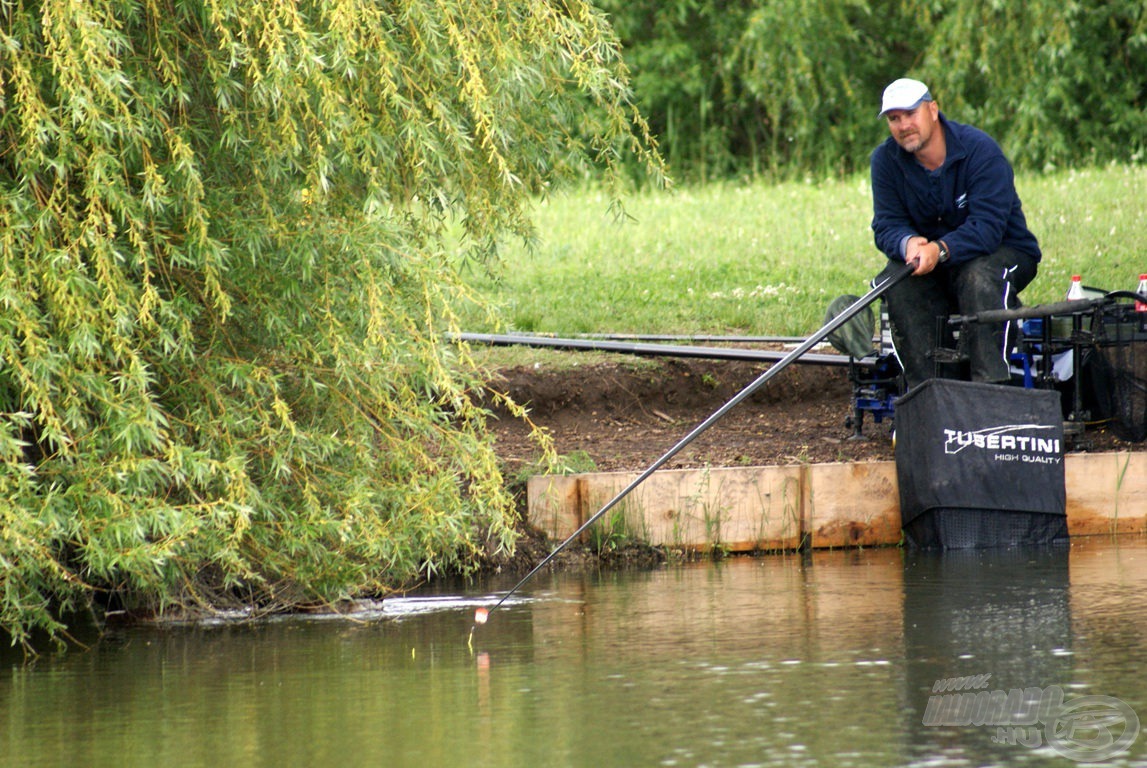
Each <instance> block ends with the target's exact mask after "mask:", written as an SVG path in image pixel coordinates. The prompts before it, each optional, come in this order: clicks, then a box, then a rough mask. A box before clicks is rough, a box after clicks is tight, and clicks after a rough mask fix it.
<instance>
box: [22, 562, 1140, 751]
mask: <svg viewBox="0 0 1147 768" xmlns="http://www.w3.org/2000/svg"><path fill="white" fill-rule="evenodd" d="M513 581H514V580H513V579H507V580H506V582H502V581H500V580H494V581H492V582H490V583H487V584H481V585H470V586H469V587H468V588H467V591H466V592H464V593H460V592H458V591H457V590H456V589H452V588H448V587H445V586H440V587H438V588H436V589H433V590H426V591H425V594H422V595H419V596H418V597H417V599H416V600H412V601H410V602H408V603H407V604H405V605H398V606H393V607H392V608H393V610H392V611H391V612H390V614H389V615H387V609H386V607H385V606H383V607H381V608H380V607H379V606H374V607H373V609H370V610H364V612H363V613H362V615H360V616H359V617H358V618H359V620H358V621H347V620H339V621H331V620H314V619H312V620H292V621H278V622H268V623H263V624H257V625H248V626H231V625H227V626H217V627H200V628H181V629H175V630H168V631H158V630H132V631H126V632H121V633H119V634H116V635H113V636H112V637H110V638H109V639H108V640H107V641H105V642H103V643H101V644H100V645H99V646H98V647H96V648H95V649H94V650H93V651H91V652H90V653H86V654H75V655H72V656H69V657H66V658H64V659H62V660H46V661H45V662H43V663H40V664H38V665H36V666H35V667H31V668H26V667H22V666H19V665H13V666H11V667H9V668H8V669H7V672H6V675H5V676H4V678H3V679H2V680H0V712H2V713H3V714H0V734H3V739H2V740H0V764H2V765H5V766H52V765H75V764H83V765H93V766H98V765H116V766H135V765H140V766H142V765H148V766H151V765H156V764H163V765H177V766H195V765H212V766H218V765H223V764H226V765H238V764H242V765H252V766H261V765H268V766H271V765H274V766H276V767H277V768H279V767H280V766H290V765H307V766H324V765H380V766H418V767H419V768H426V767H427V766H431V765H434V766H438V765H443V766H455V765H467V766H519V765H520V766H536V765H546V766H595V767H597V766H632V765H683V766H684V765H692V766H698V765H707V766H735V765H778V766H779V765H785V766H801V765H809V766H811V765H830V766H909V765H914V766H915V765H918V766H924V765H927V766H943V765H1014V764H1031V765H1076V764H1077V763H1076V762H1073V761H1069V760H1067V759H1066V758H1063V757H1060V756H1058V753H1057V752H1055V751H1054V750H1053V749H1051V748H1050V747H1048V746H1047V744H1046V743H1042V744H1041V746H1040V747H1039V748H1034V747H1028V746H1024V745H1023V744H1022V743H1011V744H1008V743H1002V742H1000V741H999V740H998V738H997V737H998V733H997V731H996V729H995V728H990V727H986V726H976V725H926V724H925V718H926V716H927V707H928V700H929V697H930V696H931V695H932V694H933V690H932V689H933V687H934V686H935V683H936V681H937V680H946V679H952V678H959V677H969V676H976V675H990V678H988V689H989V690H991V689H1000V690H1005V691H1006V690H1010V689H1013V688H1048V687H1050V686H1061V687H1062V688H1063V691H1064V693H1065V695H1066V696H1067V697H1068V698H1071V697H1078V696H1083V695H1094V694H1101V695H1105V696H1110V697H1118V698H1119V699H1120V700H1121V701H1124V702H1126V704H1127V706H1128V707H1130V708H1131V709H1132V710H1134V711H1135V712H1138V713H1140V714H1142V715H1147V682H1145V681H1144V676H1143V675H1142V672H1141V670H1142V669H1143V666H1144V664H1145V663H1147V641H1145V640H1144V638H1145V637H1147V609H1145V607H1144V603H1143V598H1142V595H1143V594H1145V593H1147V543H1145V542H1144V541H1143V540H1123V541H1121V542H1118V543H1117V542H1114V541H1107V540H1085V541H1079V540H1077V541H1076V542H1073V544H1072V545H1071V547H1070V548H1067V547H1064V548H1060V549H1054V550H1043V551H1023V552H1021V551H1014V550H1008V551H1000V552H981V553H956V554H951V553H929V554H916V553H903V552H901V551H900V550H895V549H877V550H867V551H848V552H821V553H815V554H812V555H809V556H804V557H801V556H773V557H766V558H736V559H732V560H730V561H727V562H724V563H719V564H694V565H680V566H670V567H665V568H660V569H657V570H653V571H625V572H604V573H579V574H572V573H554V574H546V575H543V576H539V577H538V580H537V581H536V582H531V585H530V588H529V590H528V594H524V595H522V599H521V601H520V602H516V603H514V604H507V605H505V606H503V607H502V608H501V609H500V610H498V611H497V612H495V613H494V614H493V615H492V616H491V618H490V622H489V624H487V625H485V626H483V627H480V628H479V629H478V630H477V632H476V633H475V634H474V637H473V639H472V642H470V643H468V642H467V640H468V635H469V630H470V627H471V624H472V617H473V608H474V604H475V601H477V602H478V604H481V601H483V600H486V599H488V597H489V595H490V594H492V593H494V592H495V591H496V590H498V589H505V588H507V587H508V586H510V584H511V583H512V582H513ZM399 609H401V610H399ZM372 611H373V612H372ZM396 612H397V613H396ZM395 615H397V616H398V618H394V616H395ZM1145 743H1147V737H1143V738H1140V739H1138V740H1137V741H1136V742H1135V743H1134V744H1133V745H1132V748H1131V754H1130V755H1124V756H1121V757H1116V758H1115V759H1114V760H1111V761H1108V762H1106V763H1104V764H1107V765H1121V766H1130V765H1138V766H1142V765H1147V760H1145V755H1147V752H1145V750H1144V744H1145Z"/></svg>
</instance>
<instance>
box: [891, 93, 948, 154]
mask: <svg viewBox="0 0 1147 768" xmlns="http://www.w3.org/2000/svg"><path fill="white" fill-rule="evenodd" d="M938 112H939V107H937V106H936V102H934V101H925V102H924V103H922V104H920V106H918V107H916V108H915V109H894V110H892V111H890V112H887V113H886V114H885V115H884V117H885V118H886V119H887V120H888V131H889V132H890V133H891V134H892V138H893V139H895V140H896V143H897V144H899V145H900V146H901V147H903V148H904V151H906V152H911V153H913V154H915V153H917V152H919V151H920V150H922V149H924V148H925V147H926V146H928V142H929V141H931V139H932V132H933V131H934V130H935V129H936V126H937V125H938V118H937V113H938Z"/></svg>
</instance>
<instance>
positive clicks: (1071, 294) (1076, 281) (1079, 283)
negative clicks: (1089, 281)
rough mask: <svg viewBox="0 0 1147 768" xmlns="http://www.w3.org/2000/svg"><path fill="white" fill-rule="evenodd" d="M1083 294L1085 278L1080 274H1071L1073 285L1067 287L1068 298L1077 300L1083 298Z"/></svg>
mask: <svg viewBox="0 0 1147 768" xmlns="http://www.w3.org/2000/svg"><path fill="white" fill-rule="evenodd" d="M1082 298H1084V296H1083V278H1082V277H1080V276H1079V275H1072V276H1071V287H1070V288H1068V289H1067V300H1068V301H1075V300H1076V299H1082Z"/></svg>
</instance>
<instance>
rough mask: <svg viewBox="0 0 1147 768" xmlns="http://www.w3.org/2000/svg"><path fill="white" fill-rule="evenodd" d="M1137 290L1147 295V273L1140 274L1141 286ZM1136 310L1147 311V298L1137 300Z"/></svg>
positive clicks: (1140, 293) (1142, 294) (1141, 294)
mask: <svg viewBox="0 0 1147 768" xmlns="http://www.w3.org/2000/svg"><path fill="white" fill-rule="evenodd" d="M1135 292H1136V293H1137V294H1139V295H1140V296H1144V297H1147V273H1145V274H1142V275H1139V287H1138V288H1136V289H1135ZM1135 311H1136V312H1147V298H1144V299H1136V300H1135Z"/></svg>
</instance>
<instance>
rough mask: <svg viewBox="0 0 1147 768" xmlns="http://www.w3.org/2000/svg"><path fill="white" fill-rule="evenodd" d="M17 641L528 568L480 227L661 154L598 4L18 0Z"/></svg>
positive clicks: (13, 191) (4, 81) (5, 488)
mask: <svg viewBox="0 0 1147 768" xmlns="http://www.w3.org/2000/svg"><path fill="white" fill-rule="evenodd" d="M0 23H2V30H0V99H2V101H0V146H2V147H3V149H2V152H0V195H2V196H3V198H2V201H0V360H2V365H0V398H2V401H0V411H2V412H3V413H2V418H0V624H2V627H3V629H4V630H5V631H6V632H7V633H8V634H9V635H10V636H11V638H12V639H13V640H14V641H17V642H26V641H27V639H28V638H29V636H30V633H32V632H34V631H36V630H47V631H48V632H49V633H51V634H54V635H56V636H57V637H58V636H59V635H60V633H62V632H64V631H66V626H65V624H64V622H63V620H62V618H61V617H64V616H67V615H69V614H70V613H71V612H73V611H77V610H81V611H82V610H86V609H90V608H92V607H93V606H111V607H121V608H128V609H132V610H140V611H165V610H171V609H172V608H173V607H175V606H178V607H180V608H193V607H197V606H200V607H212V606H217V605H220V604H221V603H226V602H232V601H242V602H244V603H247V604H252V605H256V606H262V607H265V608H278V607H283V606H291V605H298V604H300V603H306V602H311V601H328V600H335V599H338V598H340V597H345V596H351V595H356V594H364V593H372V592H374V593H376V592H378V591H383V590H386V589H387V588H388V587H391V586H393V585H395V584H397V583H400V582H402V581H403V580H405V579H408V578H410V577H411V576H412V575H414V574H417V573H419V572H422V571H425V570H431V571H433V570H435V569H438V568H442V567H444V566H448V565H451V564H464V563H465V562H466V561H467V559H468V558H469V557H470V556H471V555H472V554H474V553H475V552H476V551H477V550H478V549H479V548H484V547H485V548H488V547H491V546H495V547H497V546H500V547H509V546H511V545H512V530H511V528H510V523H511V519H510V512H511V500H510V499H509V498H508V496H507V494H506V492H505V490H504V486H503V482H502V478H501V476H500V474H499V470H498V467H497V463H496V460H495V457H494V455H493V452H492V450H491V444H490V441H489V438H488V437H487V432H486V430H485V429H484V421H483V417H484V412H483V410H482V408H481V407H480V403H479V401H478V399H477V398H476V396H475V395H476V392H477V391H478V389H479V388H480V386H481V383H480V380H479V378H478V376H477V375H476V374H477V371H476V369H475V367H474V364H473V362H472V361H471V360H470V359H469V358H468V357H467V356H466V355H465V353H464V352H458V351H457V350H455V349H454V348H453V347H451V346H450V345H449V344H448V343H446V342H445V341H444V336H445V334H446V333H447V332H448V331H450V330H452V329H453V327H454V326H453V317H454V316H453V314H452V308H453V307H455V306H457V302H459V301H462V300H467V299H468V298H472V297H467V296H466V295H465V291H464V289H463V288H462V285H461V282H460V281H459V280H458V279H457V276H456V274H455V270H454V269H453V268H452V266H451V264H452V258H451V256H452V251H451V248H450V247H448V244H449V243H451V242H453V241H452V240H451V239H448V237H447V234H448V233H450V232H454V231H456V230H460V231H461V232H462V233H463V237H464V242H465V243H466V246H467V247H468V249H469V251H468V252H469V254H470V255H471V256H472V257H473V258H475V259H478V260H481V259H488V258H489V256H490V252H491V247H492V244H494V243H495V242H496V241H497V238H498V237H499V234H500V233H505V232H514V233H517V234H519V235H524V236H528V234H529V231H530V224H529V221H528V217H527V215H526V214H525V211H526V210H527V206H526V205H525V201H526V200H527V198H528V196H529V195H530V194H531V193H532V192H535V191H538V190H541V189H544V187H545V186H546V185H547V184H548V183H549V182H550V181H552V180H553V179H555V178H559V177H561V176H563V175H565V174H568V173H571V172H574V171H579V170H582V169H584V168H586V167H587V166H599V167H604V168H605V170H606V173H607V174H608V173H609V172H610V170H611V169H612V168H614V167H615V165H616V164H617V163H618V162H619V160H620V158H622V157H623V156H626V155H630V154H632V153H637V154H638V155H639V156H641V157H643V158H645V159H646V160H647V161H649V162H650V163H651V166H652V167H654V168H655V169H656V166H657V162H658V161H657V158H656V156H655V150H654V149H653V148H652V142H651V140H650V139H649V137H648V135H647V132H646V131H645V129H644V126H643V123H642V122H641V119H640V117H639V116H638V115H637V114H636V112H635V111H634V110H633V108H632V106H631V101H630V96H629V92H628V87H627V84H626V83H627V75H626V71H625V69H624V66H623V65H622V63H621V61H620V59H619V56H618V45H617V43H616V41H615V39H614V37H613V35H612V33H611V30H610V29H609V27H608V25H607V24H606V22H605V21H604V20H603V18H602V17H601V16H600V15H598V14H597V13H596V12H595V11H594V10H593V9H592V8H591V7H590V6H589V5H587V4H585V3H583V2H580V0H566V1H565V2H546V1H545V0H510V1H509V2H490V0H472V1H471V0H408V1H407V2H388V1H387V0H314V1H313V2H308V1H307V0H256V1H254V2H253V1H252V0H92V1H84V2H81V1H79V0H43V1H42V2H39V1H36V0H24V2H20V1H19V0H17V1H16V2H12V3H5V4H4V5H3V7H2V9H0Z"/></svg>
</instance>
